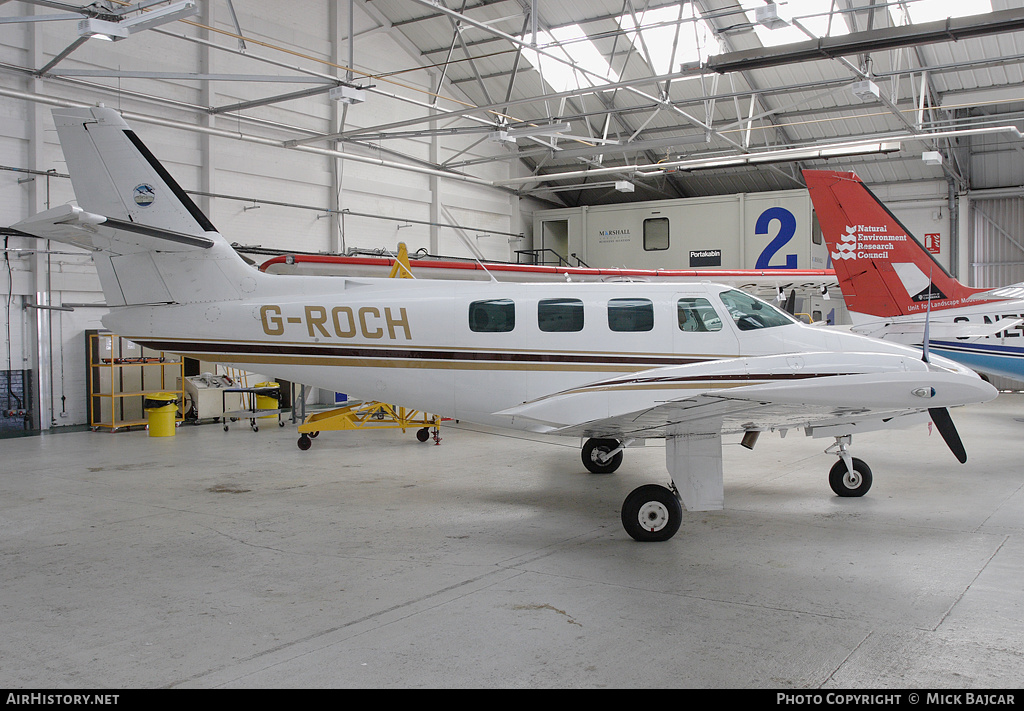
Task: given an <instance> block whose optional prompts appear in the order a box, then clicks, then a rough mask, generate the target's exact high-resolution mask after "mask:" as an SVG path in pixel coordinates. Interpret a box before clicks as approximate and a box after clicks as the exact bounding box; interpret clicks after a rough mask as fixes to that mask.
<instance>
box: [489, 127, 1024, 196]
mask: <svg viewBox="0 0 1024 711" xmlns="http://www.w3.org/2000/svg"><path fill="white" fill-rule="evenodd" d="M1003 130H1005V129H1003ZM911 138H914V136H909V137H908V140H909V139H911ZM901 147H902V144H901V143H900V141H893V140H890V141H861V142H850V143H833V144H832V145H830V146H822V147H820V148H787V149H784V150H780V151H762V152H760V153H743V154H739V155H734V156H719V157H716V158H695V159H691V160H679V161H672V162H670V163H650V164H647V165H629V166H615V167H609V168H591V169H589V170H573V171H568V172H565V173H549V174H547V175H532V176H529V177H526V178H509V179H507V180H495V181H494V182H493V184H494V185H525V184H527V183H539V182H543V181H548V180H569V179H572V178H594V177H597V176H599V175H610V174H613V173H620V174H621V173H630V174H632V175H635V176H636V177H638V178H655V177H658V176H660V175H665V174H666V173H671V172H674V171H677V170H707V169H709V168H731V167H737V166H744V165H760V164H766V163H788V162H792V161H798V160H822V159H826V158H841V157H844V156H859V155H868V154H871V153H894V152H896V151H899V150H900V149H901ZM644 171H648V172H644Z"/></svg>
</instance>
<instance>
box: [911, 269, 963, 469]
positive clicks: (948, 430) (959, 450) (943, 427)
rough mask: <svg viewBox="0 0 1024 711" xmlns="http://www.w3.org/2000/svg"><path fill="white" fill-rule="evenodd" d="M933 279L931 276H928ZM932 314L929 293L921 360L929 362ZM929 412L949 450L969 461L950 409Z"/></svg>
mask: <svg viewBox="0 0 1024 711" xmlns="http://www.w3.org/2000/svg"><path fill="white" fill-rule="evenodd" d="M928 279H929V281H931V276H930V275H929V277H928ZM931 315H932V300H931V295H930V294H929V298H928V305H927V307H926V310H925V312H924V342H923V343H922V344H921V353H922V355H921V360H923V361H924V362H925V363H928V362H929V360H928V358H929V353H928V324H929V322H930V321H931ZM928 414H929V415H930V416H931V418H932V422H934V423H935V427H936V428H937V429H938V430H939V434H940V435H942V440H943V441H944V442H945V443H946V446H947V447H949V451H950V452H952V453H953V456H954V457H956V458H957V461H959V462H960V463H961V464H964V463H966V462H967V450H966V449H964V443H963V442H962V441H960V433H959V432H957V431H956V425H954V424H953V418H952V417H950V416H949V410H948V409H946V408H945V407H929V408H928Z"/></svg>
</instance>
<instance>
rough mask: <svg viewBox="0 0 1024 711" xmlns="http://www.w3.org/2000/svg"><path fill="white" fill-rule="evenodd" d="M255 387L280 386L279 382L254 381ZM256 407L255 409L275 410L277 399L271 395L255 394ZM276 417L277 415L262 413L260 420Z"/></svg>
mask: <svg viewBox="0 0 1024 711" xmlns="http://www.w3.org/2000/svg"><path fill="white" fill-rule="evenodd" d="M255 387H257V388H280V387H281V385H280V384H279V383H256V386H255ZM256 409H257V410H276V409H278V399H277V398H276V397H274V396H272V395H257V396H256ZM275 417H277V415H264V416H263V417H261V418H260V419H261V420H268V419H272V418H275Z"/></svg>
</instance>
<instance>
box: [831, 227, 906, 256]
mask: <svg viewBox="0 0 1024 711" xmlns="http://www.w3.org/2000/svg"><path fill="white" fill-rule="evenodd" d="M886 232H887V229H886V228H885V227H872V226H870V225H854V226H852V227H851V226H849V225H847V226H846V234H843V235H840V236H839V242H838V243H837V244H836V248H837V249H838V250H839V251H838V252H830V254H831V256H832V261H836V262H838V261H840V260H843V259H889V253H890V252H892V251H894V250H895V249H896V244H895V243H896V242H906V241H907V236H906V235H905V234H898V235H891V234H886Z"/></svg>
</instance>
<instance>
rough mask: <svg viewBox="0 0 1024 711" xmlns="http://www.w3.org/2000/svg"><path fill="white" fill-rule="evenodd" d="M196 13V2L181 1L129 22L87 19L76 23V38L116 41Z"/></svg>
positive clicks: (197, 11) (191, 0) (146, 13)
mask: <svg viewBox="0 0 1024 711" xmlns="http://www.w3.org/2000/svg"><path fill="white" fill-rule="evenodd" d="M198 13H199V8H198V7H196V0H181V1H180V2H176V3H174V4H172V5H168V6H166V7H161V8H159V9H157V10H150V11H149V12H143V13H141V14H139V15H136V16H135V17H133V18H132V19H130V20H123V21H121V22H107V21H106V20H97V19H96V18H94V17H89V18H86V19H84V20H82V21H81V22H79V23H78V36H79V37H95V38H96V39H104V40H111V41H116V40H121V39H124V38H125V37H127V36H128V35H133V34H135V33H136V32H143V31H145V30H149V29H152V28H154V27H159V26H160V25H165V24H167V23H168V22H174V21H175V20H180V19H183V18H185V17H191V16H192V15H196V14H198Z"/></svg>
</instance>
